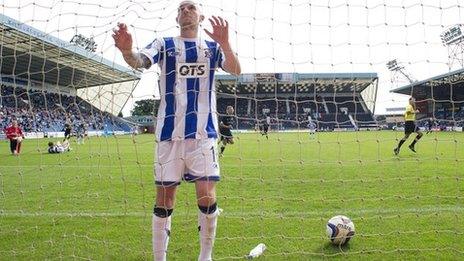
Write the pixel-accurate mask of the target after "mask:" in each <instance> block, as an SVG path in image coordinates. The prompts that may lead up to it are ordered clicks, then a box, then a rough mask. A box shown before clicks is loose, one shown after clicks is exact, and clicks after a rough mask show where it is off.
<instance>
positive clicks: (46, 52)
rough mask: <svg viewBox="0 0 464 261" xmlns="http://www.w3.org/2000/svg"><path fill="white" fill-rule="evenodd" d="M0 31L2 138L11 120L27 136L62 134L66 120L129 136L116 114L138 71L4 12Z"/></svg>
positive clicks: (137, 77)
mask: <svg viewBox="0 0 464 261" xmlns="http://www.w3.org/2000/svg"><path fill="white" fill-rule="evenodd" d="M0 31H2V32H5V33H3V34H2V42H1V46H0V48H1V53H2V55H1V60H0V62H1V66H0V93H1V96H0V97H1V98H0V134H1V132H2V131H3V129H4V127H5V126H7V125H8V124H9V123H10V122H11V120H12V119H17V120H18V122H19V124H20V126H21V127H22V128H23V130H24V131H26V132H61V131H62V130H63V126H64V123H65V122H66V121H70V122H71V123H72V124H73V125H74V128H78V127H79V126H83V125H84V126H85V128H86V129H87V130H88V131H101V132H106V133H111V132H115V131H121V132H130V130H131V126H130V124H129V123H128V122H126V121H125V120H123V119H121V118H118V117H115V116H114V115H115V114H117V113H118V112H119V111H120V110H121V109H122V107H123V106H124V104H125V103H126V101H127V99H128V98H129V95H130V93H131V90H132V89H133V88H134V86H135V85H136V84H133V83H134V82H138V80H139V79H140V73H139V72H133V71H131V70H129V69H127V68H126V67H123V66H120V65H118V64H114V63H113V62H112V61H109V60H107V59H105V58H103V57H101V56H99V55H97V54H95V53H93V52H92V51H89V50H86V49H84V48H83V47H81V46H79V45H76V44H74V43H70V42H66V41H63V40H61V39H58V38H56V37H53V36H51V35H49V34H47V33H44V32H42V31H40V30H38V29H36V28H33V27H31V26H29V25H27V24H24V23H21V22H19V21H17V20H15V19H12V18H10V17H8V16H5V15H3V14H0ZM60 57H66V59H61V58H60ZM123 83H129V84H128V87H127V86H123ZM113 89H117V90H118V91H119V92H120V93H121V94H120V95H113V93H114V91H113ZM89 90H92V91H89ZM107 96H110V98H107ZM84 97H85V98H84Z"/></svg>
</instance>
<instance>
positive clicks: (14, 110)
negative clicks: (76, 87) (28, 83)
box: [0, 85, 130, 132]
mask: <svg viewBox="0 0 464 261" xmlns="http://www.w3.org/2000/svg"><path fill="white" fill-rule="evenodd" d="M14 119H16V120H17V121H18V124H19V125H20V126H21V128H22V129H23V131H25V132H34V131H38V132H56V131H62V130H63V126H64V124H65V123H66V122H69V123H71V124H72V126H73V128H74V129H79V128H82V127H85V129H86V130H105V129H111V130H125V129H127V128H129V129H130V127H129V126H126V124H125V123H122V122H121V121H119V120H118V119H117V118H116V117H114V116H112V115H111V114H109V113H106V112H102V111H100V110H98V109H97V108H95V107H94V106H92V105H91V104H90V103H88V102H86V101H84V100H83V99H81V98H79V97H77V96H71V95H64V94H57V93H52V92H47V91H42V90H26V89H24V88H21V87H13V86H6V85H1V86H0V132H1V131H2V130H4V129H5V127H7V126H8V125H9V124H10V123H11V121H12V120H14Z"/></svg>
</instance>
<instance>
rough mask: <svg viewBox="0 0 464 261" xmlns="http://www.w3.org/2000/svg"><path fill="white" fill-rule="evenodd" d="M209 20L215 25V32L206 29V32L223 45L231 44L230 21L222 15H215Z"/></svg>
mask: <svg viewBox="0 0 464 261" xmlns="http://www.w3.org/2000/svg"><path fill="white" fill-rule="evenodd" d="M208 20H209V21H210V23H211V26H212V27H213V32H210V31H208V30H206V29H204V30H205V32H206V34H207V35H209V37H211V39H213V40H214V41H215V42H216V43H218V44H219V45H221V46H223V45H227V44H229V23H228V22H227V21H226V20H225V19H223V18H222V17H220V16H217V17H216V16H213V17H212V18H209V19H208Z"/></svg>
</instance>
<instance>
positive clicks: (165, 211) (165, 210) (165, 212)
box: [153, 205, 173, 218]
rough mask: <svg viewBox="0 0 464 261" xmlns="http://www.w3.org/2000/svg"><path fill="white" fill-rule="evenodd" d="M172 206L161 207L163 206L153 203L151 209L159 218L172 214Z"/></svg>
mask: <svg viewBox="0 0 464 261" xmlns="http://www.w3.org/2000/svg"><path fill="white" fill-rule="evenodd" d="M172 211H173V209H172V208H163V207H158V206H156V205H155V207H154V209H153V214H155V216H157V217H160V218H167V217H169V216H171V215H172Z"/></svg>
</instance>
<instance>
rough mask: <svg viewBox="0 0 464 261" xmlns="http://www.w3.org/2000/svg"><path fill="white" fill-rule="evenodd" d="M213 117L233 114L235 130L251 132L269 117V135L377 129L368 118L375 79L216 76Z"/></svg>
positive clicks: (357, 75)
mask: <svg viewBox="0 0 464 261" xmlns="http://www.w3.org/2000/svg"><path fill="white" fill-rule="evenodd" d="M216 81H217V88H218V113H219V114H220V115H221V114H224V112H225V108H226V107H227V106H228V105H232V106H234V108H236V116H237V122H236V126H235V129H252V128H254V127H255V126H256V125H257V124H260V123H262V122H263V121H264V120H265V118H266V117H267V116H270V117H271V125H273V126H274V129H280V130H289V129H305V128H306V127H307V125H308V122H309V121H310V120H313V121H315V122H316V123H317V126H318V129H319V130H336V129H339V130H342V129H346V130H356V129H368V128H377V124H376V122H375V120H374V117H373V112H374V109H375V107H374V104H375V95H376V90H377V82H378V78H377V74H375V73H354V74H353V73H346V74H343V73H340V74H296V73H289V74H282V73H278V74H272V73H271V74H269V73H267V74H266V73H263V74H250V75H246V74H245V75H242V76H241V77H240V78H235V77H231V76H228V75H218V76H217V78H216Z"/></svg>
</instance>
